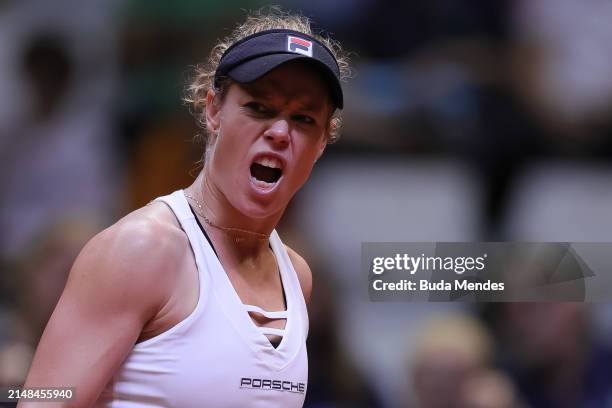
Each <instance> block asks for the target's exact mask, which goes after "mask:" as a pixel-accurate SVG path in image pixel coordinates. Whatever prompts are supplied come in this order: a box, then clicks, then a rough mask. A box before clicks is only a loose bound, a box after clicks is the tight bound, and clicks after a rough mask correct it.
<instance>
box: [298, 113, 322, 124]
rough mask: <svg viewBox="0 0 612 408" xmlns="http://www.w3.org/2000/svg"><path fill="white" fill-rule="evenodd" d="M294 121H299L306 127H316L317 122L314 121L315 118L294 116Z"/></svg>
mask: <svg viewBox="0 0 612 408" xmlns="http://www.w3.org/2000/svg"><path fill="white" fill-rule="evenodd" d="M293 120H295V121H298V122H300V123H304V124H306V125H314V124H315V123H316V122H317V121H316V120H314V118H313V117H311V116H308V115H293Z"/></svg>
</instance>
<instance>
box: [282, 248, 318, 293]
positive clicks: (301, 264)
mask: <svg viewBox="0 0 612 408" xmlns="http://www.w3.org/2000/svg"><path fill="white" fill-rule="evenodd" d="M285 247H286V248H287V253H288V254H289V259H291V263H292V264H293V269H295V273H297V276H298V280H299V281H300V286H301V287H302V292H303V293H304V299H305V300H306V303H308V302H309V301H310V294H311V292H312V271H311V270H310V266H308V263H307V262H306V260H305V259H304V258H303V257H302V256H301V255H300V254H298V253H297V252H295V251H294V250H293V249H291V248H290V247H288V246H287V245H285Z"/></svg>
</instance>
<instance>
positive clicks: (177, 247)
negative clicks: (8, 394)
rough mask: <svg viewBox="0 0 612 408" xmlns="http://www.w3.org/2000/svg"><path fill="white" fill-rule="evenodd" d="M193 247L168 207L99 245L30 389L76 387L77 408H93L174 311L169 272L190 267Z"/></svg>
mask: <svg viewBox="0 0 612 408" xmlns="http://www.w3.org/2000/svg"><path fill="white" fill-rule="evenodd" d="M186 241H187V238H186V236H185V235H184V234H183V233H182V230H181V229H180V227H179V225H178V221H177V220H175V219H174V215H173V214H172V212H171V211H170V209H169V208H167V207H166V206H165V205H164V204H161V203H160V204H158V203H155V204H151V205H148V206H147V207H145V208H141V209H139V210H136V211H134V212H133V213H131V214H128V215H127V216H126V217H124V218H123V219H121V220H119V221H118V222H117V223H116V224H114V225H112V226H111V227H109V228H107V229H106V230H104V231H102V232H101V233H99V234H98V235H96V236H95V237H93V238H92V239H91V240H90V241H89V242H88V243H87V244H86V245H85V247H84V248H83V250H82V251H81V253H80V254H79V256H78V257H77V260H76V261H75V264H74V266H73V267H72V269H71V271H70V274H69V276H68V282H67V283H66V287H65V288H64V292H63V293H62V296H61V297H60V300H59V302H58V304H57V306H56V307H55V310H54V312H53V314H52V316H51V318H50V320H49V322H48V324H47V327H46V328H45V331H44V333H43V336H42V338H41V340H40V342H39V345H38V348H37V350H36V354H35V356H34V360H33V362H32V366H31V369H30V373H29V374H28V378H27V380H26V385H27V386H61V385H65V384H73V385H74V386H75V387H77V388H78V389H79V393H78V394H77V396H76V399H77V401H76V403H75V404H76V405H75V406H91V405H92V404H93V403H94V402H95V400H96V399H97V397H98V395H99V394H100V392H101V391H102V389H103V387H104V386H105V384H107V383H108V381H109V380H110V378H111V377H112V375H113V373H115V372H116V370H117V369H118V367H119V366H120V364H121V362H122V361H124V359H125V357H126V356H127V355H128V353H129V352H130V350H131V349H132V348H133V346H134V344H135V343H136V341H137V339H138V337H139V335H140V333H141V331H142V329H143V327H145V325H146V323H147V322H148V321H149V320H150V319H151V318H153V317H154V316H155V315H156V314H157V313H158V312H159V310H161V308H162V307H164V305H165V304H166V303H167V299H168V298H169V297H170V296H171V293H172V291H173V288H174V287H175V283H174V282H173V281H174V280H175V279H174V276H173V274H172V273H169V271H170V272H171V271H175V270H176V268H179V267H181V265H182V263H183V262H185V259H189V256H188V254H189V251H190V249H189V245H188V243H187V242H186ZM92 367H95V370H92V369H91V368H92Z"/></svg>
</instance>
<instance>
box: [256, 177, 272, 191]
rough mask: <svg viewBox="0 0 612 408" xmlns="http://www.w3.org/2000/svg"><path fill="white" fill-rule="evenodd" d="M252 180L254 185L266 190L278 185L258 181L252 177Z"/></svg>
mask: <svg viewBox="0 0 612 408" xmlns="http://www.w3.org/2000/svg"><path fill="white" fill-rule="evenodd" d="M251 180H252V181H253V184H255V185H256V186H257V187H260V188H264V189H269V188H272V187H274V186H275V185H276V183H268V182H266V181H263V180H257V179H256V178H255V177H251Z"/></svg>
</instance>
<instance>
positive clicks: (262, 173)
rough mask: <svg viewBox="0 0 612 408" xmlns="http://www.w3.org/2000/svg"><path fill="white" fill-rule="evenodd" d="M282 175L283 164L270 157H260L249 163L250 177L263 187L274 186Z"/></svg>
mask: <svg viewBox="0 0 612 408" xmlns="http://www.w3.org/2000/svg"><path fill="white" fill-rule="evenodd" d="M282 175H283V164H282V163H281V161H280V160H278V159H276V158H272V157H260V158H259V159H257V160H255V161H254V162H253V164H251V177H253V179H254V180H255V181H256V182H257V184H258V185H260V186H261V187H264V188H270V187H272V186H274V185H275V184H276V183H277V182H278V180H279V179H280V178H281V176H282Z"/></svg>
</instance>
